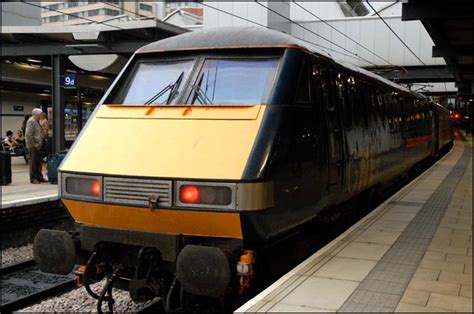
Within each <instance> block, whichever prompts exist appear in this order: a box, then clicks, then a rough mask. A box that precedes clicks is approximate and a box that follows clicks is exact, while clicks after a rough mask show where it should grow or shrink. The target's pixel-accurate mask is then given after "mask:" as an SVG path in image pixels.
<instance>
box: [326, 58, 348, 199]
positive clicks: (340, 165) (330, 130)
mask: <svg viewBox="0 0 474 314" xmlns="http://www.w3.org/2000/svg"><path fill="white" fill-rule="evenodd" d="M335 75H336V74H335V72H334V70H333V69H331V68H330V67H325V66H321V70H320V80H321V92H322V94H323V105H324V108H325V114H326V129H327V136H328V138H327V143H328V179H327V190H328V192H329V193H330V194H331V193H337V192H341V191H342V186H343V179H344V178H343V173H344V134H343V129H342V118H341V107H340V104H339V103H338V97H337V89H336V77H335Z"/></svg>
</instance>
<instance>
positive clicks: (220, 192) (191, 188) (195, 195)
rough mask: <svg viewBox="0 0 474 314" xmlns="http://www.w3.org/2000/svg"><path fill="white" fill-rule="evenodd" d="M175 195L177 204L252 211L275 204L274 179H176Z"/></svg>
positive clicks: (190, 206)
mask: <svg viewBox="0 0 474 314" xmlns="http://www.w3.org/2000/svg"><path fill="white" fill-rule="evenodd" d="M174 195H175V197H174V199H175V205H176V206H177V207H189V208H202V209H217V210H238V211H249V210H261V209H267V208H270V207H273V206H274V199H273V182H248V183H247V182H245V183H244V182H239V183H225V182H191V181H177V182H176V184H175V194H174Z"/></svg>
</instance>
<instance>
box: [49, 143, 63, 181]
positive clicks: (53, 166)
mask: <svg viewBox="0 0 474 314" xmlns="http://www.w3.org/2000/svg"><path fill="white" fill-rule="evenodd" d="M65 156H66V152H64V151H63V152H59V153H57V154H53V155H49V156H48V180H49V182H50V183H51V184H58V168H59V165H60V164H61V161H63V159H64V157H65Z"/></svg>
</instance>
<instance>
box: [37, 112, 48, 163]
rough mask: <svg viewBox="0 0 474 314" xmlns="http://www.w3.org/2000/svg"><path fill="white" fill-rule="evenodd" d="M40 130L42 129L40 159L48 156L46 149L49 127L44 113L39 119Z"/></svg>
mask: <svg viewBox="0 0 474 314" xmlns="http://www.w3.org/2000/svg"><path fill="white" fill-rule="evenodd" d="M39 123H40V125H41V128H42V129H43V150H42V152H41V159H43V158H45V157H47V156H48V152H47V149H46V148H47V147H48V137H49V125H48V117H47V116H46V113H44V112H42V113H41V118H40V121H39Z"/></svg>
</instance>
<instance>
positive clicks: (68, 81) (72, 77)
mask: <svg viewBox="0 0 474 314" xmlns="http://www.w3.org/2000/svg"><path fill="white" fill-rule="evenodd" d="M76 78H77V76H76V74H75V73H67V74H64V76H63V84H62V85H63V87H64V88H70V89H73V88H76V87H77V80H76Z"/></svg>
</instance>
